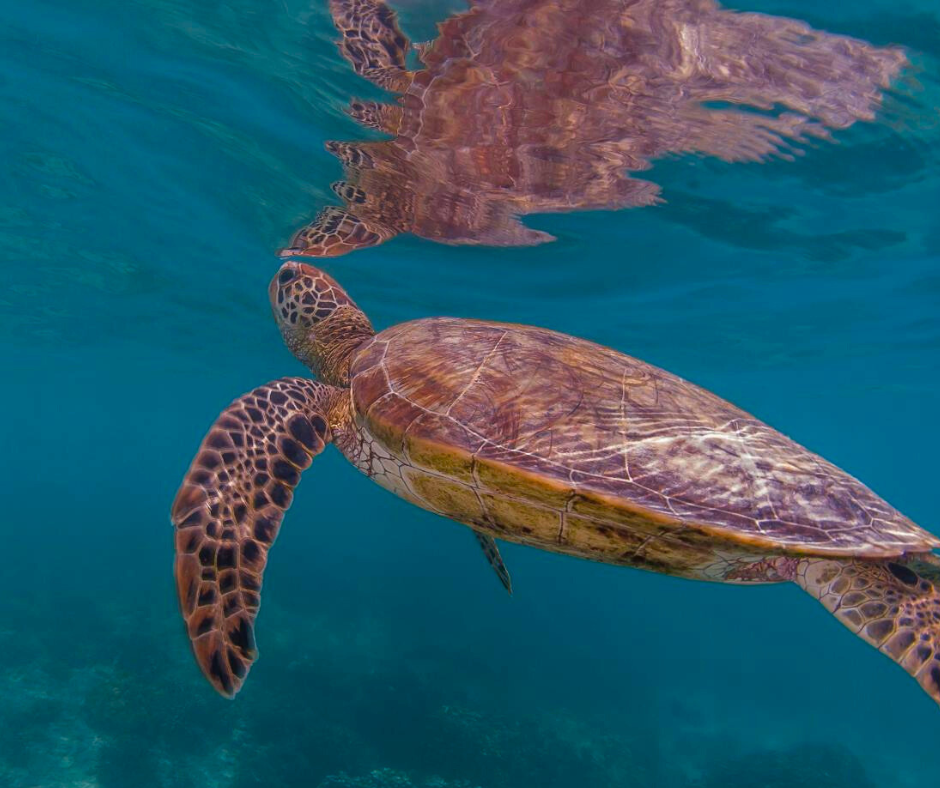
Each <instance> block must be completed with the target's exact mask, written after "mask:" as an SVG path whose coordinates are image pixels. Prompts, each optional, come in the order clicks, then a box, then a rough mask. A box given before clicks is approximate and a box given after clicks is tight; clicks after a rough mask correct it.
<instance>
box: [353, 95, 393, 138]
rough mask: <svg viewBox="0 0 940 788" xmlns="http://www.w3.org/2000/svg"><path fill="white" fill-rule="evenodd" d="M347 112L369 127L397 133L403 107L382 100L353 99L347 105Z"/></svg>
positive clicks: (387, 132)
mask: <svg viewBox="0 0 940 788" xmlns="http://www.w3.org/2000/svg"><path fill="white" fill-rule="evenodd" d="M346 114H347V115H349V117H351V118H352V119H353V120H354V121H356V122H357V123H360V124H361V125H363V126H365V127H366V128H368V129H375V130H376V131H382V132H385V133H386V134H397V133H398V127H399V125H400V124H401V119H402V108H401V107H400V106H399V105H398V104H385V103H383V102H381V101H353V102H350V104H349V107H347V109H346Z"/></svg>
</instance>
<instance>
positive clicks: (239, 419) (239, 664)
mask: <svg viewBox="0 0 940 788" xmlns="http://www.w3.org/2000/svg"><path fill="white" fill-rule="evenodd" d="M270 297H271V303H272V306H273V309H274V314H275V317H276V319H277V322H278V325H279V326H280V329H281V333H282V334H283V337H284V339H285V341H286V343H287V346H288V347H289V348H290V350H291V351H292V352H293V354H294V355H295V356H296V357H297V358H298V359H300V361H302V362H303V363H304V364H305V365H306V366H307V367H309V368H310V370H311V371H312V372H313V373H314V375H315V376H316V377H317V380H312V379H305V378H283V379H280V380H276V381H274V382H272V383H268V384H267V385H264V386H261V387H259V388H257V389H255V390H254V391H252V392H251V393H249V394H246V395H245V396H243V397H241V398H240V399H238V400H236V401H235V402H234V403H232V405H230V406H229V407H228V408H227V409H226V410H224V411H223V412H222V414H221V415H220V416H219V418H218V420H217V421H216V423H215V425H214V426H213V427H212V429H211V430H210V431H209V433H208V435H207V436H206V438H205V439H204V441H203V443H202V446H201V448H200V449H199V453H198V454H197V455H196V458H195V459H194V460H193V463H192V466H191V467H190V469H189V471H188V473H187V475H186V477H185V480H184V481H183V484H182V486H181V487H180V490H179V493H178V494H177V496H176V500H175V502H174V503H173V509H172V520H173V523H174V524H175V526H176V580H177V585H178V591H179V599H180V604H181V606H182V612H183V616H184V618H185V620H186V625H187V628H188V632H189V636H190V638H191V639H192V646H193V650H194V652H195V654H196V658H197V660H198V662H199V665H200V666H201V668H202V670H203V672H204V673H205V675H206V677H207V678H208V679H209V681H210V682H212V685H213V686H214V687H215V688H216V689H217V690H218V691H219V692H221V693H222V694H224V695H227V696H233V695H234V694H235V693H236V692H237V691H238V690H239V688H240V687H241V686H242V682H243V681H244V680H245V676H246V675H247V673H248V669H249V667H250V665H251V663H252V662H253V661H254V660H255V658H256V656H257V652H256V649H255V638H254V634H253V632H254V620H255V616H256V614H257V612H258V605H259V601H260V598H259V593H260V591H261V576H262V571H263V569H264V566H265V563H266V561H267V557H268V551H269V549H270V547H271V545H272V543H273V542H274V538H275V536H276V535H277V532H278V529H279V527H280V525H281V520H282V516H283V514H284V512H285V511H286V509H287V508H288V506H290V503H291V499H292V496H293V490H294V487H295V485H296V484H297V483H298V481H299V480H300V475H301V472H302V471H303V470H304V469H305V468H307V467H308V466H309V465H310V464H311V462H312V460H313V458H314V457H315V456H316V455H317V454H319V453H320V452H321V451H322V450H323V449H324V448H325V447H326V445H327V444H329V443H335V444H336V446H337V447H339V449H340V451H341V452H342V453H343V454H344V455H345V456H346V458H347V459H348V460H349V461H350V462H351V463H352V464H353V465H355V466H356V467H357V468H358V469H359V470H361V471H362V472H363V473H365V474H366V475H368V476H369V477H371V478H372V479H374V480H375V481H377V482H378V483H379V484H380V485H382V486H383V487H385V488H387V489H388V490H391V491H392V492H394V493H395V494H396V495H399V496H401V497H402V498H404V499H406V500H408V501H411V502H412V503H414V504H416V505H417V506H420V507H422V508H423V509H428V510H430V511H432V512H436V513H438V514H441V515H444V516H445V517H449V518H451V519H453V520H456V521H457V522H460V523H463V524H465V525H468V526H470V528H471V529H473V532H474V533H475V535H476V538H477V539H478V540H479V542H480V544H481V545H482V546H483V549H484V552H485V555H486V557H487V558H488V559H489V561H490V563H491V564H492V565H493V567H494V568H495V569H496V571H497V573H498V575H499V578H500V580H501V581H502V582H503V584H504V585H505V586H506V588H507V589H509V588H510V583H509V575H508V573H507V572H506V569H505V566H504V565H503V562H502V559H501V558H500V553H499V550H498V548H497V544H496V541H495V540H496V539H503V540H506V541H511V542H517V543H520V544H525V545H531V546H533V547H538V548H541V549H543V550H550V551H553V552H558V553H565V554H567V555H572V556H578V557H581V558H589V559H592V560H595V561H602V562H606V563H611V564H620V565H623V566H631V567H636V568H640V569H648V570H651V571H655V572H662V573H666V574H670V575H677V576H680V577H685V578H691V579H695V580H711V581H717V582H726V583H741V584H749V583H779V582H785V581H790V582H794V583H796V584H797V585H798V586H800V587H801V588H802V589H804V590H805V591H807V592H808V593H810V594H811V595H812V596H813V597H815V598H816V599H818V600H819V601H820V602H822V604H823V605H825V606H826V607H827V608H828V609H829V610H830V611H832V612H833V613H834V615H835V616H836V617H837V618H838V619H839V620H840V621H841V622H842V623H843V624H845V625H846V626H848V627H849V628H850V629H852V630H853V631H854V632H855V633H856V634H858V635H859V636H860V637H862V638H863V639H864V640H866V641H868V642H869V643H871V644H873V645H874V646H876V647H877V648H878V649H880V650H881V651H882V652H883V653H884V654H887V655H888V656H889V657H891V658H892V659H894V660H895V661H896V662H898V663H899V664H900V665H901V666H902V667H903V668H904V669H905V670H907V671H908V672H909V673H910V674H911V675H913V676H914V677H915V678H916V679H917V681H918V682H919V683H920V685H921V686H922V687H923V688H924V689H925V690H926V691H927V692H928V693H929V694H930V695H931V697H933V698H934V699H935V700H937V701H938V702H940V590H938V589H940V570H938V568H937V566H936V565H935V563H934V557H933V554H932V553H931V550H932V548H935V547H937V546H940V540H938V539H937V538H936V537H934V536H932V535H931V534H929V533H927V532H926V531H923V530H921V529H920V528H919V527H918V526H916V525H915V524H914V523H912V522H911V521H910V520H908V519H907V518H906V517H904V516H903V515H901V514H900V513H899V512H897V511H896V510H895V509H893V508H892V507H891V506H890V505H888V504H887V503H885V502H884V501H883V500H882V499H881V498H879V497H878V496H877V495H875V494H874V493H873V492H871V491H870V490H869V489H868V488H867V487H865V486H864V485H863V484H861V483H860V482H858V481H856V480H855V479H853V478H852V477H851V476H849V475H848V474H846V473H844V472H843V471H841V470H839V469H838V468H836V467H835V466H834V465H831V464H830V463H828V462H826V461H825V460H824V459H822V458H821V457H818V456H817V455H815V454H812V453H811V452H809V451H807V450H806V449H804V448H802V447H801V446H799V445H797V444H796V443H794V442H793V441H792V440H790V439H788V438H786V437H784V436H783V435H781V434H780V433H779V432H776V431H775V430H773V429H771V428H770V427H768V426H767V425H766V424H764V423H763V422H761V421H758V420H757V419H755V418H754V417H753V416H751V415H749V414H747V413H745V412H744V411H742V410H740V409H738V408H736V407H735V406H733V405H731V404H729V403H727V402H725V401H724V400H722V399H720V398H718V397H717V396H715V395H714V394H711V393H709V392H707V391H705V390H703V389H701V388H698V387H697V386H695V385H693V384H691V383H688V382H686V381H685V380H683V379H681V378H679V377H676V376H675V375H672V374H670V373H668V372H665V371H663V370H661V369H657V368H656V367H653V366H651V365H649V364H646V363H644V362H642V361H639V360H637V359H635V358H631V357H630V356H626V355H623V354H622V353H618V352H617V351H615V350H611V349H608V348H606V347H601V346H600V345H596V344H594V343H592V342H588V341H585V340H582V339H577V338H575V337H571V336H567V335H565V334H560V333H556V332H554V331H550V330H547V329H543V328H533V327H530V326H521V325H512V324H506V323H492V322H485V321H482V320H469V319H457V318H448V317H439V318H428V319H424V320H415V321H411V322H408V323H403V324H401V325H396V326H392V327H391V328H387V329H385V330H384V331H381V332H379V333H376V332H375V331H374V330H373V328H372V325H371V324H370V322H369V319H368V318H367V317H366V316H365V314H363V312H362V311H361V310H360V309H359V308H358V307H357V306H356V304H355V303H354V302H353V300H352V299H351V298H350V297H349V295H347V293H346V291H345V290H343V288H342V287H341V286H340V285H339V284H338V283H337V282H336V281H334V280H333V279H332V278H330V276H328V275H327V274H325V273H323V272H322V271H319V270H317V269H316V268H313V267H311V266H308V265H305V264H302V263H298V262H295V261H290V262H287V263H285V264H284V265H283V266H282V268H281V269H280V271H279V272H278V274H277V275H276V276H275V278H274V279H273V280H272V282H271V287H270Z"/></svg>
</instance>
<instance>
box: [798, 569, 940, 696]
mask: <svg viewBox="0 0 940 788" xmlns="http://www.w3.org/2000/svg"><path fill="white" fill-rule="evenodd" d="M922 558H923V559H924V560H920V561H913V562H909V563H908V562H905V563H900V562H894V561H890V560H888V561H871V560H868V561H865V560H845V559H842V560H838V559H818V558H806V559H802V560H800V561H799V562H798V563H797V564H796V569H795V577H794V579H795V581H796V583H797V585H799V586H800V587H801V588H802V589H803V590H804V591H807V592H808V593H810V594H812V595H813V596H814V597H816V598H817V599H818V600H819V601H820V602H822V604H823V605H824V606H825V607H826V609H827V610H829V612H831V613H832V614H833V615H834V616H835V617H836V618H837V619H839V621H841V622H842V623H843V624H844V625H845V626H846V627H848V628H849V629H851V630H852V631H853V632H854V633H855V634H856V635H858V636H859V637H860V638H862V639H863V640H865V641H867V642H868V643H870V644H871V645H873V646H874V647H875V648H877V649H878V650H879V651H880V652H881V653H882V654H885V655H886V656H888V657H890V658H891V659H893V660H894V661H895V662H897V663H898V664H899V665H900V666H901V667H902V668H904V670H906V671H907V672H908V673H909V674H910V675H911V676H913V677H914V678H915V679H916V680H917V683H918V684H920V686H921V687H922V688H923V689H924V691H925V692H926V693H927V694H928V695H930V697H931V698H933V699H934V700H935V701H936V702H937V703H940V569H938V567H937V566H934V565H932V561H931V559H932V558H933V556H932V555H930V554H924V556H922Z"/></svg>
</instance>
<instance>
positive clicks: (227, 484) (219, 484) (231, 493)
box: [170, 378, 338, 698]
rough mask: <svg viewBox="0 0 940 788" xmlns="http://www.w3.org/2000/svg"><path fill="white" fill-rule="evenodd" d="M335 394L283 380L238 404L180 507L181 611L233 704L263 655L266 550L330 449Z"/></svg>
mask: <svg viewBox="0 0 940 788" xmlns="http://www.w3.org/2000/svg"><path fill="white" fill-rule="evenodd" d="M337 393H338V390H337V389H334V388H332V387H330V386H326V385H324V384H322V383H316V382H314V381H312V380H305V379H303V378H282V379H280V380H276V381H273V382H272V383H268V384H267V385H265V386H260V387H259V388H256V389H255V390H254V391H252V392H251V393H250V394H246V395H245V396H243V397H241V398H240V399H237V400H235V402H233V403H232V404H231V405H229V407H228V408H226V409H225V410H224V411H222V414H221V415H220V416H219V418H218V419H217V420H216V422H215V424H214V425H213V426H212V429H211V430H209V434H208V435H207V436H206V437H205V439H204V440H203V442H202V445H201V446H200V448H199V452H198V454H197V455H196V458H195V459H194V460H193V463H192V465H191V466H190V468H189V472H188V473H187V474H186V477H185V479H184V480H183V484H182V485H181V486H180V489H179V492H178V493H177V495H176V500H175V501H174V502H173V509H172V513H171V515H170V519H171V520H172V522H173V525H174V526H175V527H176V564H175V570H176V585H177V590H178V592H179V600H180V608H181V610H182V613H183V618H184V619H185V621H186V627H187V631H188V633H189V637H190V640H191V642H192V647H193V653H194V654H195V655H196V661H197V662H198V663H199V667H200V668H202V672H203V673H204V674H205V676H206V678H207V679H209V681H210V682H211V683H212V686H213V687H215V688H216V690H218V691H219V692H220V693H221V694H222V695H225V696H226V697H229V698H231V697H234V695H235V693H236V692H238V690H239V689H240V688H241V686H242V683H243V682H244V680H245V677H246V676H247V675H248V670H249V668H250V667H251V664H252V663H253V662H254V661H255V659H256V658H257V656H258V652H257V650H256V648H255V636H254V620H255V616H256V615H257V613H258V605H259V602H260V597H259V594H260V591H261V576H262V573H263V571H264V566H265V563H266V561H267V557H268V550H269V549H270V547H271V544H272V543H273V542H274V538H275V537H276V536H277V532H278V529H279V528H280V525H281V520H282V518H283V516H284V512H285V511H286V510H287V508H288V507H289V506H290V503H291V499H292V497H293V490H294V487H295V486H296V485H297V482H298V481H299V480H300V473H301V471H303V470H304V469H305V468H307V467H308V466H309V465H310V463H311V461H312V460H313V458H314V457H315V456H316V455H317V454H319V453H320V452H321V451H322V450H323V448H324V446H325V445H326V444H327V443H329V442H330V441H331V433H330V428H329V414H330V410H331V407H332V404H333V402H335V400H336V395H337Z"/></svg>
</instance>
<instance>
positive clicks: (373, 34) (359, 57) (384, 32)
mask: <svg viewBox="0 0 940 788" xmlns="http://www.w3.org/2000/svg"><path fill="white" fill-rule="evenodd" d="M330 13H332V15H333V24H335V25H336V29H337V30H338V31H339V32H340V33H341V34H342V36H343V38H342V39H341V40H340V42H339V49H340V52H342V53H343V57H345V58H346V59H347V60H348V61H349V62H350V63H351V64H352V67H353V69H354V70H355V72H356V73H357V74H359V76H362V77H365V78H366V79H368V80H370V81H371V82H374V83H375V84H376V85H378V86H379V87H382V88H385V89H387V90H392V91H396V92H398V93H402V92H404V91H405V90H407V89H408V86H409V85H410V84H411V72H409V71H408V70H407V68H406V67H405V58H406V56H407V53H408V47H409V44H408V39H407V38H405V35H404V34H403V33H402V32H401V29H400V28H399V27H398V20H397V19H396V17H395V12H394V11H392V9H391V8H389V7H388V6H387V5H386V4H385V3H383V2H380V1H379V0H330Z"/></svg>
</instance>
